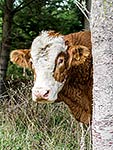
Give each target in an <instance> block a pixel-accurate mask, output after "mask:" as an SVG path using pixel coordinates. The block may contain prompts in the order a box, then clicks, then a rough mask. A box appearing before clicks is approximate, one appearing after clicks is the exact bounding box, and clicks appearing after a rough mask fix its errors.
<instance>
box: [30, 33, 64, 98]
mask: <svg viewBox="0 0 113 150" xmlns="http://www.w3.org/2000/svg"><path fill="white" fill-rule="evenodd" d="M66 49H67V46H66V45H65V41H64V38H63V36H61V35H59V36H49V34H48V31H42V32H41V34H40V35H39V36H38V37H36V38H35V39H34V41H33V43H32V46H31V57H32V60H33V66H34V68H35V72H36V81H35V84H34V87H33V88H35V89H36V88H37V87H41V88H42V87H44V88H45V87H47V88H48V87H49V88H50V89H51V95H50V96H49V98H50V100H55V99H56V98H57V94H58V92H59V91H60V90H61V87H62V86H63V83H60V82H57V81H55V79H54V78H53V76H52V73H53V70H54V67H55V59H56V57H57V56H58V54H59V53H60V52H62V51H66Z"/></svg>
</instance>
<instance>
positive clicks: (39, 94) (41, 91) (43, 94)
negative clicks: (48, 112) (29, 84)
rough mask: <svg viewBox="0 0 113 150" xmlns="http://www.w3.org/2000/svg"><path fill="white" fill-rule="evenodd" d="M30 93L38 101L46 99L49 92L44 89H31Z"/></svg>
mask: <svg viewBox="0 0 113 150" xmlns="http://www.w3.org/2000/svg"><path fill="white" fill-rule="evenodd" d="M32 93H33V94H34V95H35V97H37V98H38V99H47V98H48V96H49V93H50V90H44V89H33V90H32Z"/></svg>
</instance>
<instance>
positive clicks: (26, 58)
mask: <svg viewBox="0 0 113 150" xmlns="http://www.w3.org/2000/svg"><path fill="white" fill-rule="evenodd" d="M10 60H11V61H12V62H13V63H15V64H17V65H19V66H21V67H24V68H29V69H31V67H32V63H31V55H30V49H19V50H13V51H12V52H11V53H10Z"/></svg>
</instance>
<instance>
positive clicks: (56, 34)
mask: <svg viewBox="0 0 113 150" xmlns="http://www.w3.org/2000/svg"><path fill="white" fill-rule="evenodd" d="M48 34H49V36H54V37H58V36H60V35H61V34H60V33H59V32H55V31H53V30H50V31H48Z"/></svg>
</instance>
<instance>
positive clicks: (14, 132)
mask: <svg viewBox="0 0 113 150" xmlns="http://www.w3.org/2000/svg"><path fill="white" fill-rule="evenodd" d="M31 87H32V82H31V81H28V82H27V81H26V82H21V81H18V80H17V81H16V80H15V81H11V80H10V82H9V83H8V87H7V92H8V97H3V98H2V99H3V100H2V101H0V103H1V104H0V120H1V122H0V150H80V149H81V136H82V133H83V130H82V128H81V126H80V124H79V123H78V122H77V121H75V119H74V118H73V117H72V115H71V114H70V113H69V110H68V108H67V107H66V105H65V104H63V103H54V104H36V103H35V102H33V101H32V99H31ZM84 132H85V134H84V136H85V137H84V138H85V141H84V143H85V148H82V149H83V150H91V142H90V134H89V132H87V129H86V130H85V129H84ZM86 132H87V133H86Z"/></svg>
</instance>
